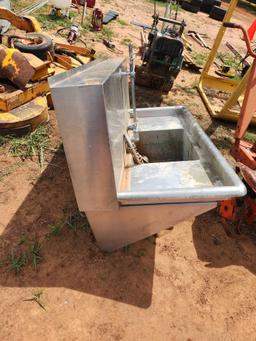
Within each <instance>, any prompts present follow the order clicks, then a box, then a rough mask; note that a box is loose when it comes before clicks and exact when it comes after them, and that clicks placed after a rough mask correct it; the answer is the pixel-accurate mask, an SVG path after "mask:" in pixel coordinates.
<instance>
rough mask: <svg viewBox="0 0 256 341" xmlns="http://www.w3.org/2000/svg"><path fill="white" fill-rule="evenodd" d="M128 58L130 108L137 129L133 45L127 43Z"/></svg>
mask: <svg viewBox="0 0 256 341" xmlns="http://www.w3.org/2000/svg"><path fill="white" fill-rule="evenodd" d="M129 59H130V80H131V95H132V110H133V119H134V123H135V131H136V130H137V112H136V96H135V73H134V58H133V47H132V44H129Z"/></svg>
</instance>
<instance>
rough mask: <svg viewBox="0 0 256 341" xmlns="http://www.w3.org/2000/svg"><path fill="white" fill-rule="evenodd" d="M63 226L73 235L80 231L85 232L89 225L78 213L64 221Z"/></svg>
mask: <svg viewBox="0 0 256 341" xmlns="http://www.w3.org/2000/svg"><path fill="white" fill-rule="evenodd" d="M65 225H66V227H67V229H68V230H69V231H71V232H72V233H73V234H77V232H78V231H79V230H80V231H85V232H86V231H87V230H88V228H89V223H88V221H87V219H85V217H84V216H83V215H81V214H80V213H77V214H74V215H70V216H69V217H67V219H66V221H65Z"/></svg>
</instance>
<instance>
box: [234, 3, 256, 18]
mask: <svg viewBox="0 0 256 341" xmlns="http://www.w3.org/2000/svg"><path fill="white" fill-rule="evenodd" d="M238 7H241V8H244V9H245V10H246V11H248V12H250V13H252V14H254V15H255V14H256V5H255V0H251V1H243V0H240V1H238Z"/></svg>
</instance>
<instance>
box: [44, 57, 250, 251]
mask: <svg viewBox="0 0 256 341" xmlns="http://www.w3.org/2000/svg"><path fill="white" fill-rule="evenodd" d="M92 80H96V81H92ZM50 87H51V90H52V95H53V102H54V106H55V109H56V113H57V119H58V122H59V127H60V131H61V135H62V138H63V144H64V148H65V152H66V157H67V161H68V165H69V168H70V174H71V178H72V182H73V186H74V190H75V194H76V199H77V202H78V206H79V209H80V210H81V211H83V212H85V213H86V214H87V217H88V219H89V222H90V224H91V228H92V230H93V233H94V234H95V237H96V239H97V241H98V244H99V246H100V247H101V248H102V249H104V250H108V251H111V250H114V249H117V248H120V247H122V246H124V245H127V244H129V243H132V242H135V241H137V240H140V239H142V238H146V237H147V236H150V235H152V234H154V233H157V232H159V231H160V230H162V229H165V228H167V227H170V226H173V225H175V224H177V223H178V222H180V221H182V220H186V219H188V218H190V217H191V216H197V215H199V214H201V213H204V212H206V211H208V210H211V209H213V208H214V207H216V205H217V202H218V201H220V200H223V199H227V198H230V197H239V196H243V195H245V193H246V189H245V187H244V185H243V184H242V182H241V181H240V179H239V178H238V176H237V175H236V174H235V172H234V171H233V169H232V168H231V167H230V165H229V164H228V163H227V161H226V160H225V159H224V158H223V156H222V155H221V154H220V152H219V151H218V150H217V149H216V147H215V146H214V145H213V143H212V142H211V141H210V139H209V138H208V137H207V135H206V134H205V133H204V132H203V131H202V129H201V128H200V127H199V125H198V124H197V122H196V121H195V120H194V119H193V117H192V115H191V114H190V113H189V112H188V111H187V109H186V108H185V107H182V106H177V107H161V108H143V109H137V120H138V122H137V134H138V137H139V139H138V141H136V146H137V150H138V151H139V153H140V154H142V155H146V156H147V157H148V159H149V163H144V164H135V163H134V161H133V158H132V155H131V154H130V152H129V150H127V148H126V144H125V138H124V135H125V134H127V132H128V126H129V125H130V124H131V123H132V118H131V110H130V106H129V91H128V76H127V73H126V65H125V63H124V61H123V60H122V59H110V60H107V61H101V62H99V61H97V62H93V63H91V64H89V65H87V66H83V67H80V68H78V69H73V70H71V71H68V72H66V73H65V74H62V75H58V76H55V77H52V78H51V79H50ZM129 134H130V136H131V138H132V137H133V133H132V132H129Z"/></svg>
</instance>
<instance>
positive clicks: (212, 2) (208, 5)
mask: <svg viewBox="0 0 256 341" xmlns="http://www.w3.org/2000/svg"><path fill="white" fill-rule="evenodd" d="M220 5H221V0H203V2H202V4H201V8H200V11H201V12H204V13H207V14H210V13H211V11H212V8H213V6H220Z"/></svg>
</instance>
